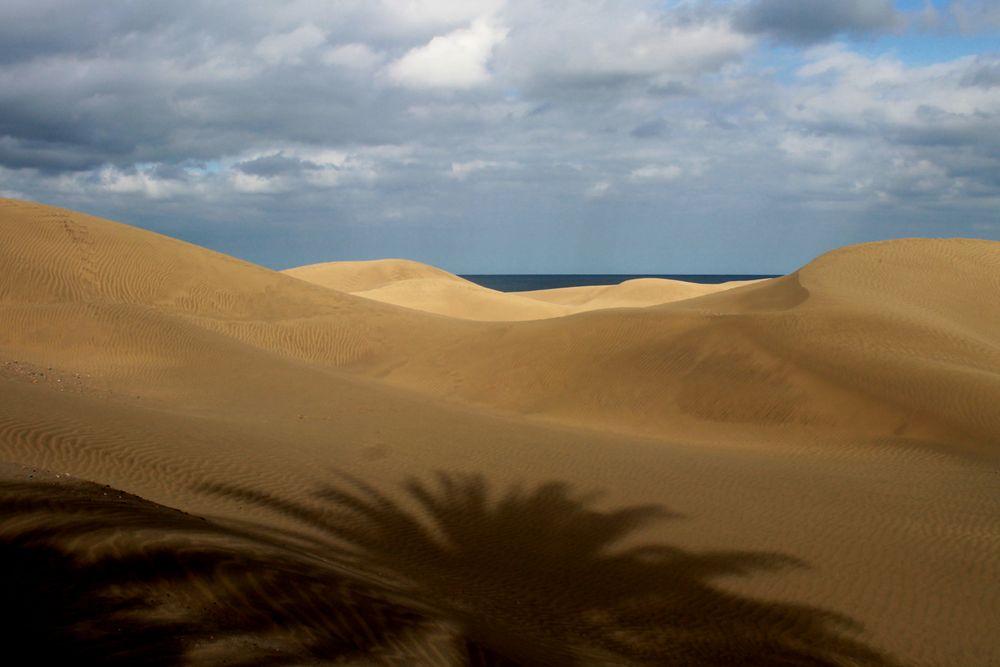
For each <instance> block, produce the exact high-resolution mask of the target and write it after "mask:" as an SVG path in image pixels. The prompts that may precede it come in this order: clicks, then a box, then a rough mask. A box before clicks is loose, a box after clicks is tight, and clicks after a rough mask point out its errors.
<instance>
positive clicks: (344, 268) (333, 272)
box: [283, 259, 472, 292]
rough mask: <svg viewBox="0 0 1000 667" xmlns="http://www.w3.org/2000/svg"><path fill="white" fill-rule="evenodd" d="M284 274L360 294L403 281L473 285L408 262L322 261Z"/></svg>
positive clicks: (427, 265) (447, 274) (435, 268)
mask: <svg viewBox="0 0 1000 667" xmlns="http://www.w3.org/2000/svg"><path fill="white" fill-rule="evenodd" d="M283 273H285V274H287V275H289V276H293V277H295V278H298V279H299V280H304V281H306V282H309V283H313V284H316V285H321V286H322V287H328V288H330V289H335V290H338V291H340V292H363V291H366V290H373V289H378V288H379V287H385V286H386V285H391V284H394V283H398V282H400V281H404V280H430V279H432V280H442V281H446V282H454V283H467V284H472V283H469V282H468V281H467V280H464V279H462V278H459V277H458V276H456V275H455V274H453V273H448V272H447V271H445V270H443V269H439V268H437V267H434V266H430V265H429V264H421V263H420V262H414V261H412V260H409V259H374V260H368V261H358V262H324V263H321V264H309V265H307V266H299V267H296V268H294V269H286V270H285V271H284V272H283Z"/></svg>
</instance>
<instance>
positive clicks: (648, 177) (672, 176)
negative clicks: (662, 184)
mask: <svg viewBox="0 0 1000 667" xmlns="http://www.w3.org/2000/svg"><path fill="white" fill-rule="evenodd" d="M683 173H684V170H683V169H681V168H680V167H678V166H677V165H675V164H667V165H654V164H648V165H646V166H644V167H639V168H638V169H633V170H632V173H631V174H629V179H631V180H633V181H673V180H676V179H678V178H680V177H681V175H682V174H683Z"/></svg>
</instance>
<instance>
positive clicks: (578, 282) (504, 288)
mask: <svg viewBox="0 0 1000 667" xmlns="http://www.w3.org/2000/svg"><path fill="white" fill-rule="evenodd" d="M461 277H462V278H465V279H466V280H470V281H472V282H474V283H476V284H477V285H482V286H483V287H488V288H490V289H494V290H497V291H500V292H526V291H529V290H540V289H556V288H559V287H580V286H582V285H617V284H618V283H620V282H624V281H626V280H633V279H634V278H667V279H669V280H683V281H685V282H689V283H701V284H709V285H714V284H718V283H725V282H729V281H730V280H759V279H761V278H777V277H778V276H776V275H756V274H753V275H751V274H733V273H730V274H714V273H712V274H693V275H692V274H676V273H671V274H664V275H653V274H619V273H594V274H589V273H565V274H528V273H521V274H510V275H506V274H489V275H463V276H461Z"/></svg>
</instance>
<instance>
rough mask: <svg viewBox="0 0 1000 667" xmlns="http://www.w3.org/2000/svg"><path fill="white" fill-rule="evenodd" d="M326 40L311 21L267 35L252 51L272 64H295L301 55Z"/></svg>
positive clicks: (299, 61) (300, 60)
mask: <svg viewBox="0 0 1000 667" xmlns="http://www.w3.org/2000/svg"><path fill="white" fill-rule="evenodd" d="M325 41H326V33H324V32H323V31H322V30H320V29H319V28H317V27H316V26H315V25H313V24H311V23H306V24H304V25H301V26H299V27H298V28H296V29H295V30H292V31H291V32H284V33H278V34H274V35H268V36H267V37H265V38H264V39H262V40H260V41H259V42H258V43H257V46H256V48H255V49H254V52H255V53H256V54H257V55H258V56H260V57H261V58H262V59H263V60H264V61H266V62H268V63H270V64H272V65H277V64H289V65H296V64H299V63H301V62H302V58H303V56H304V55H305V54H306V53H307V52H309V51H312V50H313V49H315V48H316V47H318V46H320V45H321V44H322V43H323V42H325Z"/></svg>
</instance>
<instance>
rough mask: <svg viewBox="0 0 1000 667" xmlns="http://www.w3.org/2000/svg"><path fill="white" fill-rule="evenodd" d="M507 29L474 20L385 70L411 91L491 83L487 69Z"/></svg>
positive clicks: (488, 22)
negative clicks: (495, 48)
mask: <svg viewBox="0 0 1000 667" xmlns="http://www.w3.org/2000/svg"><path fill="white" fill-rule="evenodd" d="M506 36H507V30H506V28H503V27H501V26H498V25H495V24H494V23H493V22H492V21H490V20H489V19H483V18H481V19H477V20H475V21H473V22H472V24H471V25H469V26H468V27H467V28H460V29H458V30H454V31H452V32H449V33H448V34H446V35H438V36H436V37H434V38H433V39H431V41H429V42H428V43H427V44H425V45H424V46H420V47H417V48H414V49H411V50H410V51H408V52H407V53H406V54H405V55H404V56H403V57H402V58H400V59H399V60H397V61H395V62H393V63H392V64H390V65H389V67H388V68H387V74H388V77H389V79H390V80H391V81H393V82H395V83H397V84H399V85H402V86H409V87H413V88H471V87H473V86H478V85H481V84H484V83H486V82H488V81H489V80H490V71H489V69H488V67H487V65H488V64H489V60H490V57H491V55H492V53H493V49H494V47H496V45H497V44H499V43H500V42H502V41H503V40H504V38H505V37H506Z"/></svg>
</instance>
